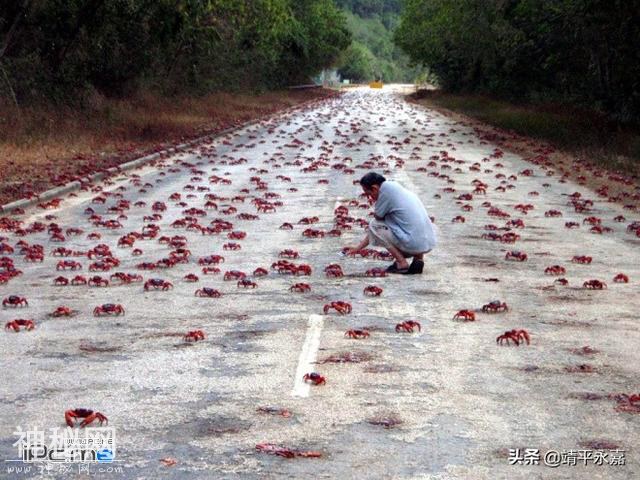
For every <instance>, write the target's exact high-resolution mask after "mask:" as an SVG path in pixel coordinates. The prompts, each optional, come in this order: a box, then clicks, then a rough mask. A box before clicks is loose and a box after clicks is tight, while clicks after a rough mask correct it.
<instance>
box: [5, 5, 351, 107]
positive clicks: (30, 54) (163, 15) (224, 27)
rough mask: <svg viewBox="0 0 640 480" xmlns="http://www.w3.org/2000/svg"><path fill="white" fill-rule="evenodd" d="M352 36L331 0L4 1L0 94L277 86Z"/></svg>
mask: <svg viewBox="0 0 640 480" xmlns="http://www.w3.org/2000/svg"><path fill="white" fill-rule="evenodd" d="M350 41H351V37H350V34H349V32H348V31H347V29H346V20H345V18H344V17H343V15H342V14H341V13H340V11H339V10H338V9H337V7H336V6H335V5H334V3H333V2H332V1H331V0H251V1H250V2H248V1H246V0H20V1H17V0H0V74H2V75H0V95H8V94H11V95H12V96H13V95H15V97H16V98H17V99H18V100H19V101H24V100H29V99H34V98H37V97H46V98H49V99H50V98H59V99H62V98H65V99H68V98H69V97H70V96H73V95H75V94H78V93H82V92H85V91H89V90H91V89H97V90H99V91H100V92H102V93H105V94H107V95H121V94H124V93H126V92H127V91H128V90H130V89H133V88H137V87H138V86H139V85H141V84H145V85H151V86H155V87H156V88H160V89H162V90H164V91H167V92H174V93H177V92H184V93H188V92H201V93H206V92H210V91H212V90H219V89H229V88H238V89H240V88H242V89H265V88H272V87H279V86H284V85H288V84H290V83H293V82H298V81H307V79H308V78H309V77H310V76H312V75H314V74H316V73H318V72H319V71H320V70H322V69H323V68H325V67H328V66H330V65H331V64H332V63H334V62H335V60H336V59H337V58H338V57H339V55H340V53H341V51H342V50H344V49H345V48H346V47H347V46H348V45H349V43H350ZM5 73H6V75H5Z"/></svg>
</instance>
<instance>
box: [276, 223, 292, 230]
mask: <svg viewBox="0 0 640 480" xmlns="http://www.w3.org/2000/svg"><path fill="white" fill-rule="evenodd" d="M279 228H280V230H293V225H291V224H290V223H287V222H285V223H283V224H282V225H280V227H279Z"/></svg>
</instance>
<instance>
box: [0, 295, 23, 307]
mask: <svg viewBox="0 0 640 480" xmlns="http://www.w3.org/2000/svg"><path fill="white" fill-rule="evenodd" d="M2 306H3V307H5V308H6V307H14V308H16V307H28V306H29V302H28V301H27V299H26V298H25V297H19V296H17V295H9V296H8V297H7V298H5V299H4V300H2Z"/></svg>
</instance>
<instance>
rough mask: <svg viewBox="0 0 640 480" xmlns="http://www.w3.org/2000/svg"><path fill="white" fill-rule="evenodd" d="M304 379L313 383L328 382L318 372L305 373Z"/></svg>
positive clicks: (321, 383)
mask: <svg viewBox="0 0 640 480" xmlns="http://www.w3.org/2000/svg"><path fill="white" fill-rule="evenodd" d="M302 379H303V380H304V381H305V382H311V383H312V384H313V385H324V384H326V383H327V380H326V379H325V378H324V377H323V376H322V375H320V374H319V373H316V372H311V373H305V374H304V376H303V377H302Z"/></svg>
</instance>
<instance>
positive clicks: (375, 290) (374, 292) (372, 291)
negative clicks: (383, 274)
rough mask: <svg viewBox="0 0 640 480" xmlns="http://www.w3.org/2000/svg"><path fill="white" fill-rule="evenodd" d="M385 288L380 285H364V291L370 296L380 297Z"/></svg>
mask: <svg viewBox="0 0 640 480" xmlns="http://www.w3.org/2000/svg"><path fill="white" fill-rule="evenodd" d="M382 292H383V290H382V288H380V287H377V286H375V285H369V286H367V287H364V291H363V293H364V294H365V295H368V296H370V297H379V296H380V295H381V294H382Z"/></svg>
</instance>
